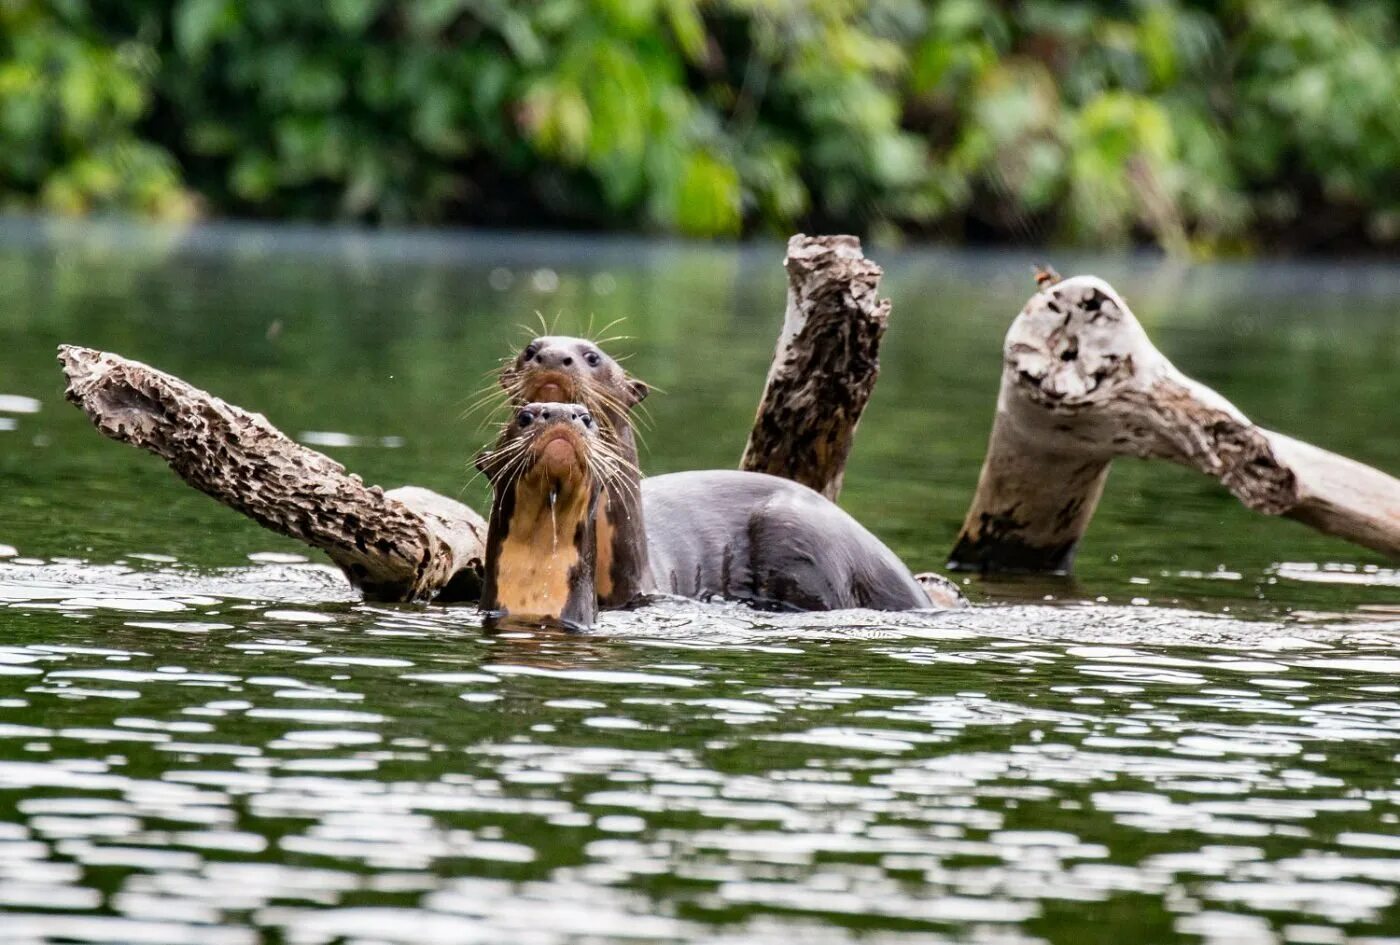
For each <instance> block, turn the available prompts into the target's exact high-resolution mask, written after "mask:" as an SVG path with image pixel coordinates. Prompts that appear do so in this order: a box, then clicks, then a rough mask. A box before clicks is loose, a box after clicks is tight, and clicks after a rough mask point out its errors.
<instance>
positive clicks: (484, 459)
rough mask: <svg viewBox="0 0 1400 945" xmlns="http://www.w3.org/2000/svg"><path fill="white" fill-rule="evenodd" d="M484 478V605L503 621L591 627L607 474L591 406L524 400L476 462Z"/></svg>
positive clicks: (489, 618)
mask: <svg viewBox="0 0 1400 945" xmlns="http://www.w3.org/2000/svg"><path fill="white" fill-rule="evenodd" d="M477 467H478V468H479V469H481V471H482V472H484V473H485V474H486V475H487V477H488V478H489V479H490V480H491V489H492V497H491V517H490V520H489V523H488V525H487V532H486V573H485V577H484V580H483V583H482V591H481V609H482V610H483V611H485V612H486V614H487V623H488V625H490V624H493V623H497V622H499V621H501V620H503V619H507V618H508V619H510V620H513V621H525V622H531V623H550V624H556V625H561V626H564V627H566V628H569V629H585V628H587V627H590V626H592V624H593V619H594V617H596V616H597V613H598V595H597V591H596V588H595V586H594V559H595V547H594V517H595V514H596V512H597V509H598V504H599V496H600V495H601V493H602V489H603V484H604V482H605V481H606V480H607V479H608V478H609V477H610V475H611V474H612V473H613V469H614V467H613V466H612V464H610V463H609V462H608V459H607V451H606V449H605V448H603V447H602V445H601V444H599V443H598V442H597V434H596V427H595V425H594V422H593V417H592V416H591V415H590V414H589V412H588V411H587V410H586V409H585V408H583V407H580V406H579V405H577V404H528V405H526V406H524V407H522V408H520V410H518V411H517V412H516V414H515V416H514V417H513V418H512V419H511V420H510V422H508V423H507V424H506V425H505V427H504V428H503V429H502V431H501V435H500V437H499V438H498V439H497V441H496V446H495V448H494V449H492V450H490V451H488V452H486V453H483V454H482V455H481V456H480V457H479V458H478V459H477Z"/></svg>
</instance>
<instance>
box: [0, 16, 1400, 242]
mask: <svg viewBox="0 0 1400 945" xmlns="http://www.w3.org/2000/svg"><path fill="white" fill-rule="evenodd" d="M1397 84H1400V12H1397V8H1396V7H1395V6H1393V5H1392V4H1391V3H1390V2H1388V0H1352V2H1348V3H1338V4H1331V3H1325V2H1322V0H1229V2H1225V3H1221V4H1213V3H1205V2H1204V0H1195V2H1193V0H1054V2H1052V0H1021V2H1018V3H1006V2H999V0H926V2H920V0H871V2H856V0H703V2H702V0H534V2H531V3H513V2H510V0H323V2H319V3H288V2H286V0H126V2H124V3H121V4H89V3H86V2H83V0H0V141H3V144H4V147H3V148H0V205H4V206H10V207H28V206H39V207H44V208H48V209H51V210H57V211H61V212H68V213H86V212H94V211H127V212H136V213H140V214H146V215H150V216H156V217H184V216H189V215H191V214H193V213H195V212H207V213H218V214H234V215H243V216H257V217H271V218H309V219H353V220H366V221H389V222H434V221H455V222H473V223H493V224H506V225H531V224H541V223H543V224H560V223H562V224H566V225H578V226H589V227H630V228H638V227H640V228H645V229H651V230H661V231H676V232H681V233H687V234H695V235H706V236H709V235H733V234H738V233H742V232H751V231H755V230H762V231H770V232H779V233H781V232H786V231H790V230H792V229H795V228H798V227H804V226H811V227H831V228H836V227H839V228H850V229H856V230H872V229H874V230H877V231H880V232H885V233H888V232H898V231H903V232H909V233H930V234H933V235H936V236H941V237H945V238H959V237H967V238H976V239H1013V240H1036V241H1040V240H1058V241H1064V242H1072V243H1081V244H1090V245H1111V244H1124V243H1130V242H1155V243H1158V244H1161V245H1164V246H1166V247H1168V248H1169V249H1172V250H1175V251H1180V252H1198V253H1200V252H1214V251H1229V250H1238V249H1244V248H1248V247H1249V246H1251V245H1253V244H1256V243H1259V242H1270V243H1271V242H1291V243H1301V244H1307V243H1308V242H1309V241H1310V240H1321V239H1327V240H1329V241H1331V242H1332V244H1333V245H1335V242H1336V241H1337V240H1343V241H1345V242H1347V243H1351V244H1369V245H1387V244H1394V243H1396V242H1400V186H1398V185H1400V170H1397V169H1400V96H1396V95H1395V93H1394V90H1395V88H1396V87H1397ZM196 195H197V196H196Z"/></svg>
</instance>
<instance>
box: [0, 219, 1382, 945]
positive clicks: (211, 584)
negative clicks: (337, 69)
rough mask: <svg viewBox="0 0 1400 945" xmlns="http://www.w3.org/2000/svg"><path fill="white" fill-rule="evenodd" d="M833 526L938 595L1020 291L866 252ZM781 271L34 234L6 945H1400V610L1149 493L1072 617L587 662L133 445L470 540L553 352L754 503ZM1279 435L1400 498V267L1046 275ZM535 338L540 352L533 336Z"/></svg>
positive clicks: (94, 228)
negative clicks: (848, 526) (161, 426)
mask: <svg viewBox="0 0 1400 945" xmlns="http://www.w3.org/2000/svg"><path fill="white" fill-rule="evenodd" d="M872 255H874V256H875V257H876V258H877V259H878V260H879V261H880V262H882V263H883V264H884V265H885V266H886V271H887V276H886V280H885V283H884V291H885V293H886V294H888V295H889V296H890V297H891V298H892V299H893V300H894V314H893V318H892V321H891V328H890V331H889V334H888V336H887V339H886V344H885V349H884V355H883V372H882V377H881V381H880V385H879V387H878V389H877V392H876V396H875V399H874V401H873V402H872V404H871V407H870V410H869V412H868V413H867V416H866V419H865V420H864V421H863V423H862V426H861V430H860V434H859V437H858V442H857V446H856V453H855V456H854V457H853V460H852V463H851V466H850V470H849V473H848V476H847V488H846V492H845V493H844V494H843V497H842V503H843V505H845V507H846V508H848V509H849V510H850V511H851V512H852V513H853V514H855V515H856V516H857V517H858V518H860V519H861V520H862V521H864V522H865V523H866V524H867V525H868V526H869V527H871V528H872V529H873V530H874V531H875V532H877V533H878V534H879V535H881V537H883V538H885V539H886V540H887V541H888V542H889V543H890V544H891V545H892V546H893V547H894V548H895V549H896V550H897V551H899V552H900V554H901V555H902V556H904V557H905V559H906V560H907V561H909V562H910V563H911V565H913V566H914V567H915V568H916V569H923V568H930V567H934V568H936V567H938V566H940V565H941V563H942V561H943V560H944V558H943V556H944V555H946V553H947V550H948V549H949V547H950V546H951V544H952V541H953V538H954V537H955V535H956V531H957V527H958V524H959V523H960V520H961V516H962V513H963V511H964V510H965V507H966V503H967V500H968V498H969V496H970V494H971V489H972V485H973V483H974V482H975V480H976V475H977V468H978V465H979V463H980V460H981V455H982V448H983V444H984V442H985V438H986V433H987V430H988V427H989V424H990V420H991V414H992V409H993V399H994V396H995V389H996V380H997V375H998V371H999V347H1000V338H1001V335H1002V333H1003V332H1004V331H1005V328H1006V326H1007V324H1009V322H1010V319H1011V318H1012V317H1013V316H1014V314H1015V313H1016V311H1017V310H1018V309H1019V307H1020V305H1021V304H1022V303H1023V302H1024V300H1025V298H1026V297H1027V296H1028V294H1029V293H1030V291H1032V289H1033V284H1032V282H1031V279H1030V275H1029V273H1030V264H1031V262H1032V261H1034V260H1033V258H1032V257H1029V256H1024V255H1017V254H991V253H981V254H964V253H954V252H941V251H881V252H873V253H872ZM781 259H782V248H781V246H779V245H776V244H763V245H758V246H752V247H747V248H743V249H730V248H710V247H703V246H695V245H688V244H678V243H667V242H661V241H640V240H612V239H585V238H570V239H549V240H541V239H536V238H526V237H520V236H485V235H474V236H440V235H415V234H398V235H388V236H379V235H364V234H354V233H337V232H329V233H328V232H324V231H313V230H305V231H301V230H287V229H282V230H268V229H259V228H214V229H200V230H193V231H188V232H180V231H168V230H158V229H146V228H137V227H128V226H124V225H117V224H99V225H88V226H79V225H74V224H50V225H46V226H35V225H32V224H23V223H15V222H9V223H0V941H5V942H51V941H52V942H58V941H70V942H71V941H76V942H123V943H126V942H141V943H156V945H161V943H186V942H188V943H201V945H202V943H214V945H222V943H251V942H264V941H265V942H279V943H294V945H313V943H323V942H390V943H404V945H410V943H412V945H421V943H457V942H467V943H471V942H481V943H504V942H512V943H514V942H520V943H528V945H536V943H539V945H554V943H604V942H606V943H620V942H628V943H637V942H713V943H721V942H722V943H788V942H794V941H802V942H808V943H813V945H821V943H844V942H862V943H882V945H883V943H901V945H903V943H925V942H929V943H943V942H987V943H1021V942H1055V943H1067V945H1068V943H1092V942H1103V943H1125V942H1212V943H1214V942H1220V943H1224V942H1243V943H1273V942H1277V943H1284V942H1287V943H1298V945H1312V943H1316V945H1333V943H1343V942H1353V943H1366V945H1380V943H1396V942H1400V901H1397V897H1398V895H1400V649H1397V647H1400V572H1397V570H1396V569H1395V566H1394V564H1393V563H1390V562H1387V561H1385V560H1384V559H1382V558H1380V557H1379V556H1376V555H1374V554H1370V553H1368V552H1365V551H1362V550H1358V549H1356V548H1353V547H1351V546H1349V545H1346V544H1344V543H1341V542H1338V541H1335V540H1333V539H1329V538H1325V537H1322V536H1318V535H1315V534H1313V533H1311V532H1309V531H1307V530H1306V529H1304V528H1302V527H1301V526H1298V525H1295V524H1293V523H1289V522H1283V521H1277V520H1271V519H1267V518H1264V517H1262V516H1258V515H1254V514H1252V513H1249V512H1247V511H1245V510H1243V509H1241V508H1239V507H1238V506H1237V505H1236V504H1235V503H1234V501H1233V500H1232V499H1231V498H1230V497H1229V496H1228V495H1226V494H1224V492H1223V490H1221V489H1220V488H1219V487H1218V486H1217V485H1215V484H1214V483H1212V482H1209V481H1206V480H1203V479H1201V478H1199V477H1197V476H1195V475H1194V474H1192V473H1189V472H1187V471H1184V470H1177V469H1174V468H1167V467H1161V466H1156V465H1150V464H1141V463H1120V464H1119V468H1116V469H1115V470H1114V472H1113V475H1112V478H1111V480H1110V483H1109V488H1108V493H1107V495H1106V496H1105V500H1104V503H1103V506H1102V508H1101V510H1100V512H1099V514H1098V517H1097V519H1096V520H1095V522H1094V525H1093V526H1092V528H1091V529H1090V531H1089V534H1088V536H1087V538H1086V540H1085V542H1084V545H1083V548H1082V551H1081V556H1080V560H1079V564H1078V567H1077V575H1076V577H1075V578H1074V579H1034V580H1031V579H1021V580H1004V581H999V582H983V581H978V580H971V581H970V582H969V583H968V584H967V585H966V589H967V591H968V593H969V596H971V597H972V598H973V599H974V600H975V601H976V602H977V603H976V605H975V606H974V607H973V608H971V609H968V610H963V611H957V612H951V613H945V614H939V615H931V616H927V615H925V616H919V615H876V614H869V613H846V614H828V615H818V616H774V615H771V614H758V613H753V612H750V611H747V610H745V609H744V608H742V607H737V606H727V605H707V606H694V605H689V604H680V603H667V604H660V605H657V606H654V607H651V608H647V609H644V610H641V611H638V612H636V613H627V614H608V615H605V616H604V618H603V620H602V621H601V624H600V626H599V628H598V629H597V631H596V632H594V633H593V634H590V635H587V636H569V635H562V634H543V633H542V634H533V635H531V634H501V635H489V634H485V633H483V632H482V631H481V630H480V628H479V622H478V621H477V619H476V616H475V614H474V613H473V612H472V611H471V610H470V609H468V608H454V609H448V608H440V607H431V606H422V607H410V606H381V605H366V604H364V603H361V602H359V601H357V600H356V598H355V596H354V595H353V594H352V593H351V592H350V591H349V589H348V588H347V587H346V585H345V584H344V583H343V582H342V581H341V579H340V578H339V576H338V575H337V574H336V573H335V572H334V571H332V570H331V569H329V568H328V567H326V566H325V565H324V563H323V562H322V560H321V559H320V558H318V557H316V556H315V555H313V554H311V553H309V552H308V551H307V550H306V549H304V548H303V547H301V546H298V545H297V544H295V543H293V542H290V541H287V540H284V539H281V538H278V537H276V536H274V535H271V534H270V533H267V532H265V531H263V530H261V529H259V528H258V527H257V526H255V525H253V524H252V523H250V522H248V521H246V520H243V519H241V518H240V517H239V516H237V515H235V514H234V513H232V512H229V511H228V510H226V509H223V508H221V507H219V506H217V505H215V504H214V503H212V502H210V501H209V500H208V499H206V498H204V497H203V496H200V495H198V494H196V493H195V492H193V491H192V490H190V489H189V488H188V487H186V486H184V485H183V484H181V483H179V482H178V481H177V480H176V479H175V478H174V477H173V476H172V475H171V474H170V473H169V471H168V470H166V469H165V468H164V466H163V465H162V464H161V463H160V462H159V461H158V460H156V459H154V458H153V457H150V456H147V455H145V454H141V453H138V452H137V451H135V450H133V449H131V448H129V447H125V446H120V445H117V444H114V443H111V442H109V441H106V440H103V439H102V438H101V437H99V436H98V435H97V434H96V433H95V432H94V431H93V430H92V429H91V427H90V426H89V425H88V424H87V422H86V420H85V419H84V418H83V417H82V416H81V415H80V414H79V413H78V412H77V411H76V410H74V409H73V408H71V407H70V406H68V405H66V404H65V403H64V401H63V398H62V382H61V378H60V374H59V372H58V369H57V366H56V363H55V361H54V359H53V353H54V347H55V346H56V345H58V344H59V343H63V342H73V343H80V344H86V345H91V346H94V347H100V348H104V349H107V350H113V351H117V352H119V353H121V354H124V355H127V356H129V357H134V358H137V359H140V360H144V361H147V362H149V363H153V364H155V365H157V366H159V367H162V368H164V369H166V370H169V371H172V372H174V373H176V374H179V375H180V376H182V377H185V378H186V379H188V380H190V381H192V382H194V383H196V384H198V385H200V386H203V387H205V388H207V389H210V390H212V391H214V392H216V393H218V394H220V395H221V396H224V397H225V398H227V399H229V400H231V401H233V402H235V403H238V404H241V405H244V406H246V407H249V408H251V409H255V410H258V411H261V412H263V413H265V414H266V415H267V416H268V417H269V419H271V420H272V421H273V422H274V423H276V424H277V425H279V426H280V427H281V428H282V429H284V430H285V431H287V432H288V433H290V434H292V435H295V436H298V437H300V438H301V439H303V440H305V441H307V442H311V443H316V444H319V445H318V448H321V449H324V450H325V451H326V452H328V453H330V454H331V455H333V456H335V457H336V458H337V459H339V460H341V461H342V462H344V463H346V465H347V466H349V467H350V468H351V469H353V470H355V471H357V472H359V473H361V474H362V475H364V477H365V478H366V480H368V481H377V482H381V483H383V484H385V485H397V484H401V483H413V484H417V485H422V486H427V487H429V488H432V489H435V490H437V491H440V492H443V493H446V494H449V495H460V496H461V497H462V498H463V499H464V500H465V501H468V502H470V503H472V504H474V505H476V506H477V507H479V508H480V507H482V505H483V498H484V493H483V490H482V486H481V484H480V483H479V482H477V483H472V482H469V480H470V478H471V477H470V475H469V463H470V459H471V456H472V454H473V452H474V451H475V450H476V449H477V448H478V447H479V446H480V445H481V444H482V443H483V442H484V441H485V440H486V439H487V438H488V436H489V433H488V432H487V430H485V429H483V427H482V423H481V418H480V417H479V416H476V417H467V418H463V417H462V413H463V410H464V408H466V407H467V406H468V405H469V404H470V403H471V402H472V400H473V394H474V392H476V391H478V390H480V389H482V388H483V386H485V385H486V384H488V383H489V379H488V378H487V377H486V376H485V375H486V372H487V371H488V370H489V369H490V368H491V367H492V365H493V364H495V363H496V361H497V359H499V358H500V357H502V356H504V355H506V354H508V353H510V352H511V351H512V349H513V348H514V347H516V346H518V345H519V344H520V343H521V342H523V340H524V339H525V338H526V335H525V331H524V329H522V328H521V327H520V325H521V324H522V323H537V321H538V319H539V318H543V319H544V320H545V321H546V322H547V323H551V324H553V323H555V322H556V320H557V324H558V326H559V329H560V330H561V331H563V330H567V331H570V332H575V331H583V330H586V329H588V328H589V326H590V325H591V326H592V328H593V329H594V330H595V331H599V330H602V328H603V326H605V325H607V323H609V322H611V321H613V320H614V319H616V318H623V319H624V320H623V321H622V322H620V323H618V324H617V325H615V326H613V327H612V328H610V329H608V330H607V333H608V334H623V335H627V336H630V337H628V338H624V339H619V340H617V341H613V342H610V343H609V344H608V345H607V347H608V348H609V350H612V351H614V352H626V353H629V354H631V355H632V357H631V359H630V360H629V361H627V365H628V367H629V369H631V370H632V371H633V372H634V373H636V374H637V375H638V376H641V377H643V378H645V379H647V380H648V381H651V382H652V383H653V384H654V385H655V386H656V387H657V388H658V391H657V393H655V394H654V395H653V396H652V397H651V398H650V399H649V401H648V406H649V407H650V415H651V423H650V426H649V428H647V429H646V431H645V437H646V447H645V449H644V452H643V463H644V465H645V467H646V469H647V470H648V471H650V472H663V471H669V470H675V469H685V468H697V467H707V466H730V465H733V464H734V463H735V462H736V460H737V457H738V455H739V453H740V452H741V451H742V448H743V443H744V438H745V435H746V432H747V424H748V422H749V421H750V420H751V418H752V411H753V406H754V404H755V402H756V400H757V397H758V394H759V391H760V389H761V387H762V383H763V376H764V372H765V370H766V367H767V362H768V358H769V355H770V354H771V350H772V345H773V341H774V339H775V337H776V333H777V328H778V325H779V321H780V318H781V311H782V295H783V287H784V277H783V273H782V270H781V266H780V263H781ZM1052 261H1053V262H1054V263H1055V264H1056V266H1057V268H1059V269H1060V271H1062V272H1064V273H1066V274H1070V273H1077V272H1093V273H1095V274H1098V275H1101V276H1104V277H1105V278H1108V279H1109V280H1110V281H1112V282H1113V283H1114V284H1115V285H1116V286H1117V287H1118V288H1119V289H1120V290H1121V291H1122V292H1123V293H1124V295H1125V296H1126V297H1127V299H1128V301H1129V302H1130V304H1132V305H1133V306H1134V308H1135V310H1136V311H1137V313H1138V315H1139V316H1140V317H1141V318H1142V320H1143V322H1144V323H1145V325H1146V326H1147V328H1148V330H1149V332H1150V333H1151V334H1152V335H1153V337H1154V338H1155V340H1156V341H1157V342H1158V344H1159V345H1160V346H1161V347H1162V349H1163V350H1164V351H1165V352H1166V353H1167V354H1168V355H1169V356H1170V357H1172V358H1173V359H1174V360H1175V361H1176V363H1177V364H1178V365H1179V366H1180V367H1182V368H1183V369H1184V370H1186V371H1187V372H1188V373H1190V374H1192V375H1194V376H1196V377H1198V378H1200V379H1202V380H1204V381H1206V382H1207V383H1209V384H1211V385H1212V386H1214V387H1216V388H1217V389H1219V390H1220V391H1222V392H1223V393H1225V394H1226V395H1227V396H1229V397H1231V398H1232V399H1234V400H1235V401H1236V403H1237V404H1239V406H1240V407H1241V408H1242V409H1244V410H1245V411H1246V412H1247V413H1249V414H1250V415H1251V416H1253V417H1255V418H1256V419H1257V420H1259V421H1260V422H1263V423H1265V424H1267V425H1270V426H1272V427H1275V428H1278V429H1281V430H1284V431H1286V432H1288V433H1291V434H1293V435H1295V436H1299V437H1301V438H1304V439H1308V440H1311V441H1313V442H1316V443H1319V444H1320V445H1323V446H1326V447H1329V448H1332V449H1335V450H1338V451H1340V452H1344V453H1347V454H1349V455H1352V456H1355V457H1356V458H1358V459H1362V460H1364V461H1367V462H1370V463H1372V464H1375V465H1377V466H1380V467H1381V468H1384V469H1387V470H1389V471H1392V472H1395V471H1397V470H1400V436H1397V432H1400V431H1398V430H1397V418H1400V316H1397V314H1396V313H1397V310H1400V269H1397V268H1395V267H1394V266H1384V265H1379V264H1348V265H1342V264H1321V263H1299V264H1282V263H1275V264H1258V265H1245V264H1221V265H1214V266H1202V267H1189V268H1187V267H1178V266H1173V265H1169V264H1166V263H1163V262H1161V261H1159V260H1156V259H1151V258H1139V257H1110V258H1102V257H1100V258H1076V257H1074V256H1072V255H1070V254H1063V255H1056V256H1054V257H1053V258H1052ZM536 313H538V315H537V314H536Z"/></svg>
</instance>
